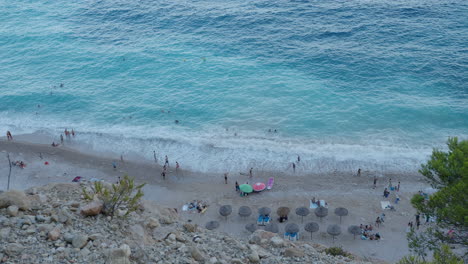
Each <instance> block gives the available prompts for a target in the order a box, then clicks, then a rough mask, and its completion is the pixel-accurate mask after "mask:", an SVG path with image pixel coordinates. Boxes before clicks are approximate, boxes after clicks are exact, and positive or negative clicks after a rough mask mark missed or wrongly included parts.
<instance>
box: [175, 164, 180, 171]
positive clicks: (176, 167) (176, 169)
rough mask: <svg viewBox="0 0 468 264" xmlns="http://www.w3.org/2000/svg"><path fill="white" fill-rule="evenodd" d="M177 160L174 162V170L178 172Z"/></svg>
mask: <svg viewBox="0 0 468 264" xmlns="http://www.w3.org/2000/svg"><path fill="white" fill-rule="evenodd" d="M179 167H180V166H179V162H177V161H176V162H175V171H176V172H178V171H179Z"/></svg>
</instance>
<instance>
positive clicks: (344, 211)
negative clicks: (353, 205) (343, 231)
mask: <svg viewBox="0 0 468 264" xmlns="http://www.w3.org/2000/svg"><path fill="white" fill-rule="evenodd" d="M335 214H336V215H338V216H339V217H340V224H341V217H342V216H347V215H348V209H346V208H343V207H338V208H336V209H335Z"/></svg>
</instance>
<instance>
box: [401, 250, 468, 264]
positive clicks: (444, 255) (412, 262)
mask: <svg viewBox="0 0 468 264" xmlns="http://www.w3.org/2000/svg"><path fill="white" fill-rule="evenodd" d="M433 258H434V260H433V261H425V260H424V259H422V258H420V257H418V256H405V257H403V258H402V259H401V260H400V261H398V264H463V260H462V259H460V258H459V257H457V256H456V255H455V254H453V252H452V251H451V250H450V248H449V246H447V245H442V246H441V247H439V248H438V249H436V250H434V255H433Z"/></svg>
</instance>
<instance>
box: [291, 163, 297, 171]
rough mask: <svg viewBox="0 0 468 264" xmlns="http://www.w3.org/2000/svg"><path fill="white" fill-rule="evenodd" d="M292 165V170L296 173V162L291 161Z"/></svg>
mask: <svg viewBox="0 0 468 264" xmlns="http://www.w3.org/2000/svg"><path fill="white" fill-rule="evenodd" d="M292 167H293V172H294V173H296V163H294V162H293V163H292Z"/></svg>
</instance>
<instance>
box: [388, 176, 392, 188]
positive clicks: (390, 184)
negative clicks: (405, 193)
mask: <svg viewBox="0 0 468 264" xmlns="http://www.w3.org/2000/svg"><path fill="white" fill-rule="evenodd" d="M388 188H390V189H391V188H392V178H390V179H388Z"/></svg>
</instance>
